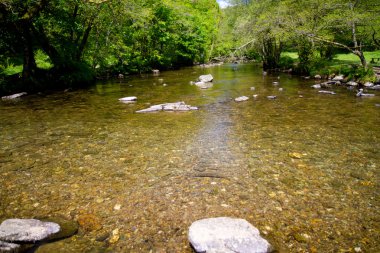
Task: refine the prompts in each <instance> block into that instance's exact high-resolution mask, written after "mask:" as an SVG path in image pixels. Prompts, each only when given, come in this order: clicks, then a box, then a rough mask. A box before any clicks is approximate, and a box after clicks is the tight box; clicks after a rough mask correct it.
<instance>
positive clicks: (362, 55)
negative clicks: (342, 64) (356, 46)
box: [353, 50, 368, 70]
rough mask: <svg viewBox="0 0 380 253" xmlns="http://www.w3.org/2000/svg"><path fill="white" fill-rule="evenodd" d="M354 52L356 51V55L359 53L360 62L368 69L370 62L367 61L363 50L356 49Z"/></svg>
mask: <svg viewBox="0 0 380 253" xmlns="http://www.w3.org/2000/svg"><path fill="white" fill-rule="evenodd" d="M353 53H354V54H355V55H357V56H358V57H359V58H360V63H361V64H362V66H363V68H364V69H365V70H367V69H368V64H367V61H366V59H365V57H364V54H363V52H362V51H359V50H356V51H354V52H353Z"/></svg>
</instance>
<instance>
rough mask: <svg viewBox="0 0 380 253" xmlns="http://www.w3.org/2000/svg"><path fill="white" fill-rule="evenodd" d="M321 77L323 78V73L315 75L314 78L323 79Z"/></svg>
mask: <svg viewBox="0 0 380 253" xmlns="http://www.w3.org/2000/svg"><path fill="white" fill-rule="evenodd" d="M321 78H322V76H321V75H315V76H314V79H321Z"/></svg>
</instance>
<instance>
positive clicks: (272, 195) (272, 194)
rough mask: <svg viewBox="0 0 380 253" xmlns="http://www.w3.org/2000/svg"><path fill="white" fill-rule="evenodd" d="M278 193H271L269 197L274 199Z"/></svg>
mask: <svg viewBox="0 0 380 253" xmlns="http://www.w3.org/2000/svg"><path fill="white" fill-rule="evenodd" d="M276 195H277V194H276V193H275V192H271V193H269V196H270V197H271V198H274V197H276Z"/></svg>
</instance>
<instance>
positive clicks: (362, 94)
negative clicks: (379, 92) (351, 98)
mask: <svg viewBox="0 0 380 253" xmlns="http://www.w3.org/2000/svg"><path fill="white" fill-rule="evenodd" d="M356 96H357V97H374V96H375V94H368V93H363V89H359V92H358V93H356Z"/></svg>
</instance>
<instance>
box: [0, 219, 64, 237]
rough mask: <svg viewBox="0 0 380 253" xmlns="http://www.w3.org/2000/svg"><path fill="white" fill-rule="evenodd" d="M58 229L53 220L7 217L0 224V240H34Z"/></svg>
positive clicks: (47, 235)
mask: <svg viewBox="0 0 380 253" xmlns="http://www.w3.org/2000/svg"><path fill="white" fill-rule="evenodd" d="M59 231H60V226H59V225H58V224H56V223H53V222H42V221H40V220H35V219H8V220H5V221H3V222H2V223H1V225H0V240H2V241H6V242H15V241H16V242H35V241H39V240H43V239H45V238H47V237H49V236H50V235H52V234H54V233H57V232H59Z"/></svg>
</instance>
